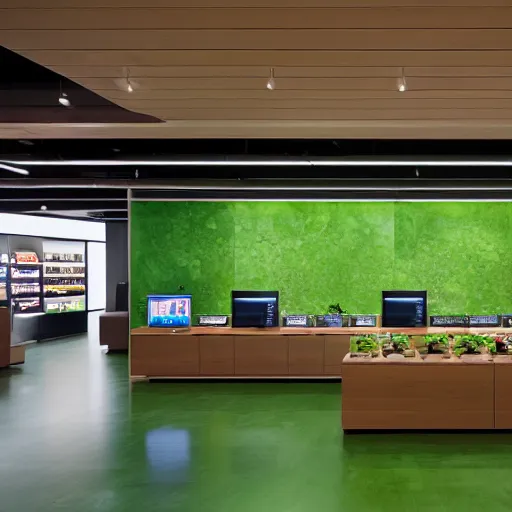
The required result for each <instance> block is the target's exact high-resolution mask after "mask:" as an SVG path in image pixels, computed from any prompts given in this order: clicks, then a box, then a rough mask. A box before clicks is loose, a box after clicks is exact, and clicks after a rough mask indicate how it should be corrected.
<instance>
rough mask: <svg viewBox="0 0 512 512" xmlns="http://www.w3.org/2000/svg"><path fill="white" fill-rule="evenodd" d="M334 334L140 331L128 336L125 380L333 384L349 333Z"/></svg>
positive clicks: (308, 331)
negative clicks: (287, 380) (308, 380)
mask: <svg viewBox="0 0 512 512" xmlns="http://www.w3.org/2000/svg"><path fill="white" fill-rule="evenodd" d="M360 331H361V330H360V329H355V330H353V332H360ZM326 332H327V333H329V334H328V335H326V334H325V333H326ZM336 332H338V330H337V329H295V328H281V329H279V328H278V329H230V328H192V329H191V330H189V331H181V332H175V331H173V329H166V328H150V327H141V328H138V329H133V330H132V333H131V347H130V363H131V366H130V375H131V376H132V377H134V378H140V377H142V378H156V377H163V378H165V377H169V378H179V377H183V378H187V377H188V378H193V377H196V378H197V377H223V378H229V377H233V378H243V377H256V378H273V377H283V378H290V377H305V378H336V377H340V376H341V362H342V360H343V356H344V355H345V354H346V353H347V352H348V350H349V345H350V334H349V332H352V331H348V330H347V329H343V330H342V331H341V332H343V334H336ZM331 333H332V334H331Z"/></svg>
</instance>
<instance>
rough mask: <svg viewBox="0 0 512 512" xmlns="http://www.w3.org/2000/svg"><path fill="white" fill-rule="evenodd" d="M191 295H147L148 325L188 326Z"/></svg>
mask: <svg viewBox="0 0 512 512" xmlns="http://www.w3.org/2000/svg"><path fill="white" fill-rule="evenodd" d="M191 310H192V296H191V295H148V326H149V327H190V318H191Z"/></svg>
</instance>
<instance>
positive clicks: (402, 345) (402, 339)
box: [391, 334, 410, 352]
mask: <svg viewBox="0 0 512 512" xmlns="http://www.w3.org/2000/svg"><path fill="white" fill-rule="evenodd" d="M391 343H393V345H395V348H396V350H397V351H398V352H402V351H404V350H407V349H408V348H410V341H409V336H407V334H392V335H391Z"/></svg>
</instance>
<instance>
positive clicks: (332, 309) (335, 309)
mask: <svg viewBox="0 0 512 512" xmlns="http://www.w3.org/2000/svg"><path fill="white" fill-rule="evenodd" d="M327 313H328V314H329V315H346V314H347V310H346V309H342V307H341V306H340V303H339V302H338V303H337V304H330V305H329V307H328V308H327Z"/></svg>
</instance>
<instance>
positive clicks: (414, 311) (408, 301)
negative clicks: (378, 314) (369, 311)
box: [382, 290, 427, 327]
mask: <svg viewBox="0 0 512 512" xmlns="http://www.w3.org/2000/svg"><path fill="white" fill-rule="evenodd" d="M426 325H427V292H426V291H409V290H408V291H395V290H394V291H387V292H382V327H425V326H426Z"/></svg>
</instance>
